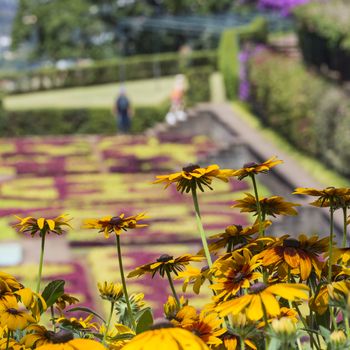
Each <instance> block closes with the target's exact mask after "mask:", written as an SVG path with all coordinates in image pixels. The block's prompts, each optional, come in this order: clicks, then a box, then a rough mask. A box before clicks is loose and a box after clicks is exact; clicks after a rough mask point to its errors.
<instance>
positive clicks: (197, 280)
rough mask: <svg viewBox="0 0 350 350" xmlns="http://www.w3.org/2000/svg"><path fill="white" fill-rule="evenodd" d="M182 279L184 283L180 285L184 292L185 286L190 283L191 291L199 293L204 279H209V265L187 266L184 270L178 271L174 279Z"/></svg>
mask: <svg viewBox="0 0 350 350" xmlns="http://www.w3.org/2000/svg"><path fill="white" fill-rule="evenodd" d="M182 278H183V279H184V283H183V285H182V291H183V292H186V289H187V286H188V285H189V284H192V286H193V291H194V292H195V293H196V294H199V292H200V289H201V286H202V285H203V283H204V282H205V281H206V280H210V279H211V272H210V269H209V266H204V267H203V268H201V269H197V268H195V267H193V266H187V267H186V269H185V270H184V271H180V272H178V275H177V277H175V279H182Z"/></svg>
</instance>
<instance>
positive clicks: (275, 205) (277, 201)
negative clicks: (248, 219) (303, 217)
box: [232, 193, 300, 217]
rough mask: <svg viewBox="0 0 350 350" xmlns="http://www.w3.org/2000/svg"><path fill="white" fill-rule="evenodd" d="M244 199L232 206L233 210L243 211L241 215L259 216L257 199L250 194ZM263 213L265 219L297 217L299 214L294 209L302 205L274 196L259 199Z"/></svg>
mask: <svg viewBox="0 0 350 350" xmlns="http://www.w3.org/2000/svg"><path fill="white" fill-rule="evenodd" d="M245 195H246V196H245V197H244V198H243V199H238V200H237V203H236V204H234V205H232V208H239V209H241V210H240V211H241V213H254V215H257V214H258V208H257V204H256V199H255V197H254V196H253V195H251V194H250V193H246V194H245ZM259 203H260V208H261V213H262V216H263V217H266V216H273V217H276V215H292V216H295V215H297V214H298V212H297V211H296V210H295V209H294V207H297V206H300V204H297V203H292V202H287V201H285V200H284V198H283V197H280V196H272V197H268V198H260V199H259Z"/></svg>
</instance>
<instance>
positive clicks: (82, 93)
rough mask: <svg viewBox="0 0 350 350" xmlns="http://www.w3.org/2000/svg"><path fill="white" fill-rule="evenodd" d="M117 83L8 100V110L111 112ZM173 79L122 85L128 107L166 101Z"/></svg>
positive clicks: (38, 93)
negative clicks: (107, 109) (66, 109)
mask: <svg viewBox="0 0 350 350" xmlns="http://www.w3.org/2000/svg"><path fill="white" fill-rule="evenodd" d="M120 85H121V84H119V83H113V84H103V85H94V86H88V87H77V88H67V89H59V90H51V91H42V92H33V93H27V94H20V95H13V96H7V97H5V98H4V106H5V108H6V109H8V110H25V109H37V108H96V107H97V108H109V107H110V108H112V106H113V103H114V100H115V98H116V96H117V95H118V92H119V89H120ZM173 85H174V78H173V77H162V78H158V79H147V80H137V81H130V82H126V83H125V84H123V86H125V88H126V91H127V94H128V96H129V98H130V100H131V103H132V104H133V105H136V106H150V105H157V104H159V103H161V102H163V101H164V100H165V99H167V98H169V96H170V94H171V90H172V88H173Z"/></svg>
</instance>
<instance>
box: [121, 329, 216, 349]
mask: <svg viewBox="0 0 350 350" xmlns="http://www.w3.org/2000/svg"><path fill="white" fill-rule="evenodd" d="M156 327H157V326H156ZM158 327H160V328H158V329H152V330H149V331H146V332H143V333H141V334H138V335H137V336H136V337H135V338H133V339H132V340H131V341H130V342H129V343H128V344H126V345H125V346H124V348H123V350H154V349H157V350H169V349H171V350H187V349H191V350H208V349H209V348H208V347H207V345H206V344H205V343H204V342H203V341H202V340H201V339H200V338H199V337H197V336H196V335H194V334H193V333H191V332H189V331H187V330H185V329H182V328H177V327H175V328H174V327H171V324H167V323H164V324H160V325H159V326H158Z"/></svg>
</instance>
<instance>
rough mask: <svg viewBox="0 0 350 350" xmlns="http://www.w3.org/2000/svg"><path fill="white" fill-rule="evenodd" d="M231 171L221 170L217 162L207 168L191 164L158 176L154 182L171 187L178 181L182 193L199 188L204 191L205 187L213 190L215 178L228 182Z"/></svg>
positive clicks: (178, 187)
mask: <svg viewBox="0 0 350 350" xmlns="http://www.w3.org/2000/svg"><path fill="white" fill-rule="evenodd" d="M231 173H232V171H231V170H221V169H220V167H219V166H218V165H216V164H213V165H209V166H208V167H206V168H201V167H200V166H199V165H194V164H191V165H188V166H186V167H184V168H182V171H181V172H178V173H174V174H168V175H159V176H156V178H157V180H156V181H154V182H153V183H154V184H158V183H164V184H165V188H167V187H169V186H170V185H171V184H172V183H176V189H177V190H178V191H179V192H181V193H183V192H186V193H188V192H190V191H191V190H196V189H197V188H198V189H199V190H201V191H202V192H204V189H205V187H207V188H209V189H211V190H212V189H213V188H212V187H211V183H212V181H213V179H220V180H222V181H224V182H228V177H230V176H231Z"/></svg>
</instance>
